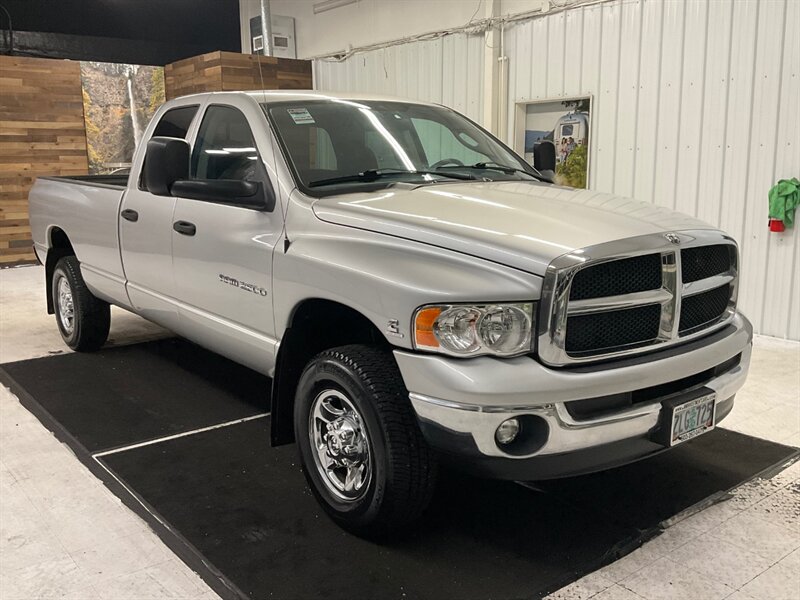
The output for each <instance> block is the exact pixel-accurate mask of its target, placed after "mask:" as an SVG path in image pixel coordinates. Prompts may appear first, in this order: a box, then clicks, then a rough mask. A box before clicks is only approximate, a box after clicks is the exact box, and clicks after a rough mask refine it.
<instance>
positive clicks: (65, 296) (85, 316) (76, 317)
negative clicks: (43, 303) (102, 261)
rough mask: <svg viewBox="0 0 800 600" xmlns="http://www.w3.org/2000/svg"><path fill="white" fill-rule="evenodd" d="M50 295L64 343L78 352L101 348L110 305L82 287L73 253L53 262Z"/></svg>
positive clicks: (106, 336) (79, 270) (104, 341)
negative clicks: (54, 266)
mask: <svg viewBox="0 0 800 600" xmlns="http://www.w3.org/2000/svg"><path fill="white" fill-rule="evenodd" d="M52 295H53V308H54V309H55V313H56V323H58V330H59V331H60V332H61V337H62V339H63V340H64V342H65V343H66V344H67V346H69V347H70V348H72V349H73V350H75V351H78V352H92V351H94V350H99V349H100V348H102V346H103V344H105V343H106V340H107V339H108V331H109V329H110V328H111V307H110V306H109V304H108V303H107V302H104V301H103V300H100V299H99V298H96V297H95V296H93V295H92V293H91V292H90V291H89V288H87V287H86V283H85V282H84V281H83V276H82V275H81V268H80V262H78V259H77V258H75V257H74V256H65V257H64V258H62V259H61V260H59V261H58V263H56V268H55V269H54V271H53V285H52Z"/></svg>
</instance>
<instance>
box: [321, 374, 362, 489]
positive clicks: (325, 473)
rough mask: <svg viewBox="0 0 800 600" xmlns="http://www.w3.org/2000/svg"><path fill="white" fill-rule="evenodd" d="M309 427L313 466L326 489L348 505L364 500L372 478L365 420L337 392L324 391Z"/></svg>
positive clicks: (331, 390) (342, 395)
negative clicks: (363, 497) (348, 503)
mask: <svg viewBox="0 0 800 600" xmlns="http://www.w3.org/2000/svg"><path fill="white" fill-rule="evenodd" d="M308 425H309V427H308V433H309V437H310V440H311V448H312V451H313V455H314V463H315V465H316V467H317V471H318V472H319V474H320V476H321V478H322V481H323V482H324V483H325V486H326V487H327V488H328V490H330V492H331V493H333V495H334V496H336V497H337V498H339V499H341V500H344V501H346V502H353V501H355V500H358V499H359V498H361V496H363V495H364V494H365V493H366V492H367V489H368V488H369V482H370V480H371V478H372V460H371V455H370V444H369V438H368V436H367V431H366V426H365V424H364V419H363V418H362V416H361V414H360V413H359V412H358V410H357V409H356V407H355V405H354V404H353V403H352V402H351V401H350V400H349V399H348V398H347V396H345V395H344V394H343V393H342V392H340V391H338V390H333V389H328V390H324V391H323V392H321V393H319V394H318V395H317V397H316V398H314V402H313V403H312V405H311V411H310V413H309V423H308Z"/></svg>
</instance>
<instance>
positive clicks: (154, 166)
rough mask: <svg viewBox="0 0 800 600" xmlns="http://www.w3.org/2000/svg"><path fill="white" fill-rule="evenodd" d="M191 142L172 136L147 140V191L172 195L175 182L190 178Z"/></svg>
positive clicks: (145, 168) (158, 194) (145, 157)
mask: <svg viewBox="0 0 800 600" xmlns="http://www.w3.org/2000/svg"><path fill="white" fill-rule="evenodd" d="M189 154H190V152H189V144H188V143H187V142H186V140H183V139H180V138H171V137H154V138H151V139H150V141H149V142H147V151H146V152H145V155H144V181H145V185H146V186H147V191H148V192H150V193H151V194H155V195H156V196H170V195H171V189H172V186H173V184H174V183H175V182H176V181H177V180H179V179H188V178H189Z"/></svg>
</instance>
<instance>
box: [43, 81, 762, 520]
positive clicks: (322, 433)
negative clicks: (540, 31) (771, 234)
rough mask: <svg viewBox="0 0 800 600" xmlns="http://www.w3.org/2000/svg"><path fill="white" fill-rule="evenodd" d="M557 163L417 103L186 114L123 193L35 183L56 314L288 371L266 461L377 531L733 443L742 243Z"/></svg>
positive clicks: (63, 328) (274, 396)
mask: <svg viewBox="0 0 800 600" xmlns="http://www.w3.org/2000/svg"><path fill="white" fill-rule="evenodd" d="M550 159H551V156H550V155H549V154H548V153H547V152H543V153H541V158H540V159H539V160H540V164H539V165H538V167H539V168H538V169H537V168H536V167H537V164H536V163H534V165H529V164H527V163H526V162H525V161H524V160H523V159H522V158H520V157H519V156H518V155H517V154H516V153H515V152H513V151H512V150H511V149H509V148H508V147H507V146H506V145H504V144H503V143H502V142H501V141H499V140H498V139H496V138H495V137H494V136H492V135H491V134H490V133H488V132H487V131H485V130H484V129H482V128H481V127H480V126H478V125H476V124H475V123H473V122H472V121H470V120H469V119H467V118H466V117H464V116H462V115H460V114H458V113H457V112H455V111H453V110H451V109H449V108H446V107H443V106H439V105H433V104H428V103H423V102H417V101H405V100H399V99H393V98H385V97H377V96H369V95H359V94H327V93H322V92H288V91H284V92H277V91H266V92H265V91H254V92H218V93H206V94H198V95H192V96H186V97H182V98H179V99H175V100H171V101H169V102H167V103H166V104H164V105H163V106H162V107H161V108H160V109H159V110H158V111H157V113H156V114H155V116H154V118H153V120H152V122H151V123H150V124H149V126H148V128H147V130H146V132H145V134H144V137H143V142H142V143H141V144H140V145H139V148H138V149H137V151H136V154H135V157H134V159H133V164H132V168H131V171H130V174H129V175H121V176H120V175H116V176H114V175H111V176H79V177H42V178H39V179H38V180H37V181H36V183H35V185H34V187H33V189H32V191H31V194H30V220H31V226H32V231H33V238H34V246H35V251H36V254H37V256H38V258H39V260H40V261H41V262H42V264H43V265H44V266H45V272H46V285H47V308H48V312H50V313H51V314H55V317H56V322H57V324H58V328H59V330H60V332H61V335H62V337H63V339H64V341H65V342H66V344H67V345H68V346H69V347H70V348H72V349H74V350H77V351H92V350H97V349H99V348H100V347H101V346H102V345H103V344H104V342H105V341H106V338H107V335H108V331H109V321H110V305H112V304H113V305H116V306H119V307H122V308H123V309H126V310H129V311H131V312H133V313H136V314H138V315H141V316H142V317H144V318H146V319H149V320H151V321H154V322H155V323H158V324H159V325H161V326H163V327H165V328H167V329H169V330H171V331H173V332H175V333H176V334H177V335H179V336H182V337H184V338H187V339H189V340H191V341H193V342H195V343H197V344H199V345H201V346H204V347H206V348H208V349H210V350H212V351H214V352H216V353H218V354H220V355H222V356H225V357H228V358H229V359H232V360H234V361H237V362H239V363H241V364H243V365H246V366H247V367H250V368H252V369H254V370H256V371H258V372H261V373H263V374H266V375H268V376H269V377H270V378H271V386H272V389H271V395H270V403H271V441H272V443H273V444H274V445H279V444H286V443H291V442H296V443H297V446H298V449H299V453H300V457H301V462H302V465H303V471H304V473H305V476H306V478H307V480H308V483H309V485H310V487H311V489H312V490H313V492H314V494H315V495H316V497H317V499H318V501H319V502H320V504H321V506H322V507H323V508H324V509H325V511H326V512H327V513H328V514H329V515H330V516H331V517H332V518H333V519H334V520H335V521H337V522H338V523H339V524H340V525H342V526H343V527H345V528H347V529H349V530H351V531H354V532H356V533H359V534H362V535H382V534H386V533H388V532H390V531H392V530H393V529H396V528H398V527H401V526H403V525H404V524H405V523H407V522H409V521H411V520H412V519H414V518H416V517H417V516H418V515H420V514H421V513H422V511H423V510H424V509H425V507H426V504H427V503H428V502H429V499H430V498H431V494H432V491H433V489H434V485H435V481H436V477H437V471H438V466H439V465H443V464H450V465H454V466H456V467H459V468H462V469H466V470H469V471H471V472H473V473H475V474H478V475H481V476H485V477H490V478H496V479H508V480H517V481H530V480H537V479H547V478H557V477H564V476H570V475H576V474H582V473H588V472H591V471H596V470H601V469H607V468H611V467H614V466H618V465H622V464H625V463H629V462H632V461H635V460H639V459H642V458H645V457H648V456H651V455H654V454H656V453H659V452H661V451H663V450H666V449H669V448H671V447H674V446H675V445H677V444H681V443H683V442H686V441H688V440H691V439H692V438H694V437H696V436H698V435H701V434H703V433H705V432H707V431H709V430H711V429H713V428H714V427H715V426H716V425H717V424H718V423H719V422H720V421H721V420H722V419H723V418H724V417H725V416H726V415H727V414H728V413H729V412H730V411H731V409H732V407H733V402H734V395H735V394H736V392H737V391H738V390H739V388H740V387H741V386H742V384H743V382H744V379H745V376H746V373H747V369H748V365H749V361H750V354H751V347H752V327H751V325H750V323H749V322H748V321H747V319H746V318H745V317H744V316H743V315H742V314H741V313H740V312H739V311H738V310H737V307H736V299H737V282H738V272H737V269H738V249H737V245H736V243H735V241H734V240H733V239H731V238H730V237H729V236H727V235H726V234H725V233H723V232H721V231H719V230H717V229H715V228H713V227H711V226H709V225H707V224H705V223H703V222H701V221H698V220H696V219H694V218H692V217H689V216H687V215H683V214H680V213H676V212H673V211H671V210H667V209H665V208H661V207H658V206H655V205H653V204H651V203H648V202H643V201H636V200H632V199H629V198H622V197H618V196H614V195H610V194H605V193H599V192H594V191H590V190H580V189H571V188H567V187H562V186H558V185H555V184H553V183H552V181H551V178H550V177H547V176H546V175H543V173H546V168H547V166H548V165H546V164H545V163H546V162H548V161H550ZM268 392H270V390H265V397H266V394H267V393H268ZM164 401H165V402H168V401H169V399H168V398H165V399H164Z"/></svg>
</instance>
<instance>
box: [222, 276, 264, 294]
mask: <svg viewBox="0 0 800 600" xmlns="http://www.w3.org/2000/svg"><path fill="white" fill-rule="evenodd" d="M219 280H220V281H221V282H222V283H227V284H228V285H232V286H233V287H237V288H239V289H240V290H244V291H245V292H253V293H254V294H258V295H259V296H266V295H267V290H265V289H264V288H263V287H259V286H257V285H253V284H252V283H247V282H245V281H239V280H238V279H236V278H235V277H228V276H227V275H223V274H222V273H220V274H219Z"/></svg>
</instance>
